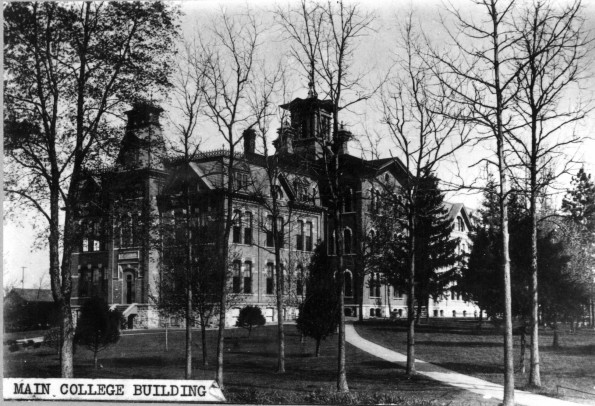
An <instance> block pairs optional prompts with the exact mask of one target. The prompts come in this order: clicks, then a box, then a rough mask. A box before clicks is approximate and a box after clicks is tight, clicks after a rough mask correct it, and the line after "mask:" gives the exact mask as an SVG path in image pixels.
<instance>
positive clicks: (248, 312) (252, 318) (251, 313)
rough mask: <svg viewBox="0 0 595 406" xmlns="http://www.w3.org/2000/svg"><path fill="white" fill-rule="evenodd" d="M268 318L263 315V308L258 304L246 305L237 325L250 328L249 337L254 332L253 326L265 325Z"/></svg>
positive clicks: (241, 311)
mask: <svg viewBox="0 0 595 406" xmlns="http://www.w3.org/2000/svg"><path fill="white" fill-rule="evenodd" d="M265 323H266V319H265V318H264V316H263V315H262V310H260V307H257V306H246V307H244V308H243V309H241V310H240V315H239V316H238V321H237V323H236V326H238V327H242V328H245V329H247V330H248V337H250V334H251V333H252V328H253V327H258V326H264V325H265Z"/></svg>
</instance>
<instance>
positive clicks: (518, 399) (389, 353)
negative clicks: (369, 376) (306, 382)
mask: <svg viewBox="0 0 595 406" xmlns="http://www.w3.org/2000/svg"><path fill="white" fill-rule="evenodd" d="M345 339H346V340H347V342H348V343H349V344H351V345H353V346H354V347H357V348H359V349H360V350H362V351H365V352H368V353H370V354H372V355H374V356H376V357H378V358H382V359H383V360H385V361H389V362H394V363H396V364H400V365H402V366H405V364H406V362H407V356H406V355H403V354H401V353H398V352H396V351H393V350H389V349H388V348H385V347H383V346H381V345H378V344H374V343H373V342H371V341H368V340H366V339H364V338H362V337H361V336H360V335H359V334H358V333H357V331H355V327H353V324H347V325H345ZM415 367H416V370H417V373H418V374H420V375H423V376H427V377H428V378H431V379H434V380H436V381H440V382H442V383H445V384H447V385H452V386H456V387H458V388H462V389H466V390H468V391H470V392H473V393H476V394H478V395H481V396H483V397H484V398H485V399H490V398H492V399H499V400H502V397H503V394H504V389H503V387H502V385H498V384H495V383H492V382H488V381H484V380H483V379H479V378H474V377H472V376H468V375H463V374H459V373H458V372H454V371H451V370H449V369H446V368H442V367H439V366H437V365H434V364H430V363H429V362H425V361H422V360H419V359H417V360H416V361H415ZM514 400H515V403H516V404H517V405H526V406H576V405H578V403H573V402H569V401H566V400H560V399H555V398H550V397H547V396H542V395H536V394H533V393H531V392H525V391H521V390H515V391H514Z"/></svg>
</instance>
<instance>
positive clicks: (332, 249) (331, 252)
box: [328, 230, 336, 255]
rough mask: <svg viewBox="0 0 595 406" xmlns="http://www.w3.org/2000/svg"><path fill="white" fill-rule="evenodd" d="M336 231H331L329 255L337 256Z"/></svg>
mask: <svg viewBox="0 0 595 406" xmlns="http://www.w3.org/2000/svg"><path fill="white" fill-rule="evenodd" d="M335 249H336V246H335V231H334V230H333V231H330V230H329V236H328V253H329V255H335Z"/></svg>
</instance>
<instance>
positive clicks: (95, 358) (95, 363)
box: [93, 350, 97, 369]
mask: <svg viewBox="0 0 595 406" xmlns="http://www.w3.org/2000/svg"><path fill="white" fill-rule="evenodd" d="M93 366H95V369H97V350H95V351H93Z"/></svg>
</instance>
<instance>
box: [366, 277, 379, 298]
mask: <svg viewBox="0 0 595 406" xmlns="http://www.w3.org/2000/svg"><path fill="white" fill-rule="evenodd" d="M368 285H369V287H370V297H380V274H378V273H376V272H374V273H371V274H370V280H369V281H368Z"/></svg>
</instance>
